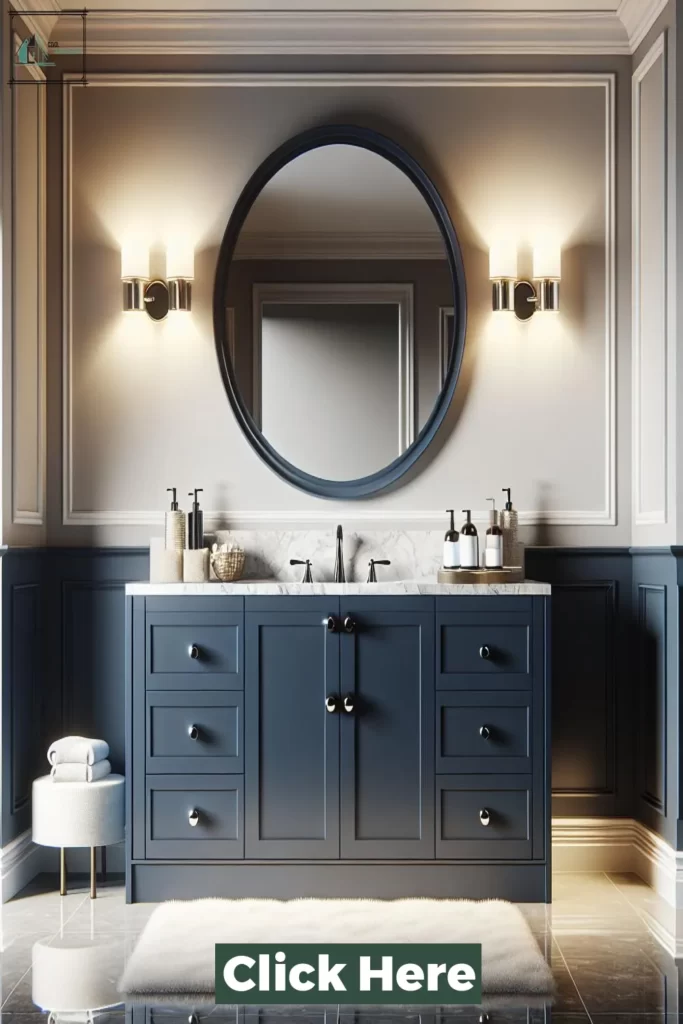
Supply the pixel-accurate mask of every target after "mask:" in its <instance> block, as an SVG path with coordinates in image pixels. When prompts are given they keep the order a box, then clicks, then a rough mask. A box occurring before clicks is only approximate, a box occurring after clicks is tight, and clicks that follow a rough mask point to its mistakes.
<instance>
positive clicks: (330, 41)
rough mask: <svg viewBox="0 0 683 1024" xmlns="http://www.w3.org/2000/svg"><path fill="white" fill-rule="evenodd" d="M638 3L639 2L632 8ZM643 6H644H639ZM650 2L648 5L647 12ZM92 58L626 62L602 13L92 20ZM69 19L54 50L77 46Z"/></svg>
mask: <svg viewBox="0 0 683 1024" xmlns="http://www.w3.org/2000/svg"><path fill="white" fill-rule="evenodd" d="M639 2H641V0H636V3H639ZM643 2H645V0H643ZM649 3H650V0H647V4H648V6H649ZM95 13H96V15H97V16H96V17H93V18H92V19H89V20H88V53H89V54H92V55H97V54H138V55H142V54H145V55H152V54H157V55H161V54H168V55H170V54H177V55H188V54H311V55H313V54H373V55H378V54H629V53H630V52H631V47H630V45H629V40H628V36H627V33H626V29H625V28H624V24H623V22H622V21H621V20H620V18H619V17H617V15H616V14H615V13H610V12H609V11H595V12H591V11H546V12H544V13H541V12H539V11H488V12H473V11H435V10H432V11H417V10H409V11H406V10H402V11H396V10H393V11H392V10H385V11H379V10H370V11H368V10H366V11H361V10H349V11H321V10H317V11H302V10H289V11H266V10H258V11H248V10H239V11H223V12H221V13H220V14H219V13H216V12H210V11H209V12H197V11H192V12H190V11H169V10H165V11H158V12H157V11H149V10H147V11H144V12H139V13H136V12H132V11H130V9H129V10H126V11H122V12H112V11H97V12H95ZM78 31H79V30H78V29H77V27H76V25H75V19H73V18H63V19H61V20H60V21H59V23H58V34H59V40H60V43H61V44H62V45H64V46H68V45H77V44H78V41H79V40H78V38H77V35H78Z"/></svg>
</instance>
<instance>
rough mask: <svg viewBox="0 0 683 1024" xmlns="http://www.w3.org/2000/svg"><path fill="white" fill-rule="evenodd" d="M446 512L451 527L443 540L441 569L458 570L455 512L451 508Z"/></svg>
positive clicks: (458, 548)
mask: <svg viewBox="0 0 683 1024" xmlns="http://www.w3.org/2000/svg"><path fill="white" fill-rule="evenodd" d="M446 512H448V513H449V514H450V517H451V525H450V527H449V529H448V530H446V536H445V537H444V539H443V567H444V569H458V568H459V567H460V544H459V541H458V531H457V530H456V528H455V518H454V516H455V511H454V509H452V508H447V509H446Z"/></svg>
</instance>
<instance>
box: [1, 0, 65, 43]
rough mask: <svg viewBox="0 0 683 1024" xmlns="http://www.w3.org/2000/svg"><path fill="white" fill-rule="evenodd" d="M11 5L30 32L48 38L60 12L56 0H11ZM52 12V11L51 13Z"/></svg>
mask: <svg viewBox="0 0 683 1024" xmlns="http://www.w3.org/2000/svg"><path fill="white" fill-rule="evenodd" d="M12 7H13V8H14V10H15V11H16V13H17V14H19V15H21V20H22V21H23V23H24V25H25V26H26V28H27V29H28V31H29V32H30V33H31V35H39V36H40V37H41V38H42V39H46V40H47V39H49V38H50V37H51V35H52V30H53V29H54V27H55V25H56V24H57V22H58V21H59V16H60V14H61V12H62V7H61V4H59V3H57V0H12ZM52 12H54V13H52Z"/></svg>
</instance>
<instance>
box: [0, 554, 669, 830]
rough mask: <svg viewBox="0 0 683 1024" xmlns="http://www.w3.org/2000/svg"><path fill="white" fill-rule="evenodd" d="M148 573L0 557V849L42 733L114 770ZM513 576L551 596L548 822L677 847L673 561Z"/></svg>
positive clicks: (22, 820)
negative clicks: (129, 594) (599, 819)
mask: <svg viewBox="0 0 683 1024" xmlns="http://www.w3.org/2000/svg"><path fill="white" fill-rule="evenodd" d="M148 572H149V563H148V552H147V549H144V548H121V549H111V548H93V549H54V548H53V549H33V550H30V551H21V550H13V549H10V550H9V551H7V552H6V553H5V554H4V556H3V558H2V573H3V579H2V587H3V610H2V614H3V654H2V657H3V695H2V701H3V716H2V723H3V725H2V728H3V735H2V822H1V826H2V834H1V837H2V838H1V841H2V843H3V845H6V844H7V842H10V841H11V840H12V839H13V838H14V837H15V836H17V835H19V834H20V833H21V832H22V831H24V830H25V829H26V828H28V827H29V825H30V782H31V779H32V778H33V777H34V776H35V775H38V774H41V773H42V772H43V771H44V770H47V763H46V762H45V761H44V757H45V750H46V749H47V745H48V743H49V742H50V741H51V740H52V739H54V738H55V737H56V736H58V735H60V734H63V733H65V732H73V731H80V732H84V733H89V734H94V735H99V736H102V737H103V738H104V739H106V740H107V741H108V743H109V744H110V746H111V748H112V763H113V766H114V768H115V770H123V764H124V762H123V753H124V714H125V712H124V643H125V636H124V634H125V628H124V616H125V603H124V587H125V584H126V582H129V581H132V580H141V579H147V578H148ZM527 575H528V576H529V577H530V578H532V579H539V580H547V581H548V582H550V583H551V584H552V585H553V588H554V590H553V614H552V653H553V666H552V667H553V682H552V699H553V813H554V814H555V815H557V816H589V815H616V816H618V815H627V816H630V815H633V816H635V817H637V818H639V819H640V820H641V821H643V822H644V823H645V824H647V825H648V826H649V827H651V828H653V829H655V830H657V831H658V832H660V833H661V834H662V835H664V836H665V837H666V838H667V839H668V840H669V841H670V842H672V843H677V845H678V848H683V834H682V829H681V826H680V825H679V822H680V820H681V818H682V817H683V815H682V814H681V796H682V794H683V786H682V785H681V779H680V771H681V761H680V758H679V754H678V732H679V719H680V713H681V709H680V708H679V697H678V680H679V675H680V655H679V630H680V626H679V617H680V616H679V587H680V586H681V585H683V550H679V549H675V548H674V549H673V550H672V549H670V548H667V549H665V550H657V549H633V550H629V549H627V548H571V549H569V548H540V547H538V548H529V549H528V551H527ZM634 752H635V753H634Z"/></svg>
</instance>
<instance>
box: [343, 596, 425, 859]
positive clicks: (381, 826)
mask: <svg viewBox="0 0 683 1024" xmlns="http://www.w3.org/2000/svg"><path fill="white" fill-rule="evenodd" d="M340 618H341V628H342V631H341V635H340V641H339V642H340V647H341V691H342V710H341V713H340V716H339V717H340V726H341V850H340V853H341V856H342V857H343V858H346V857H349V858H360V859H363V858H372V859H375V858H379V859H382V860H387V859H389V860H391V859H403V858H416V859H427V858H433V857H434V728H433V714H434V712H433V708H434V614H433V599H432V598H421V597H415V598H411V597H384V598H383V597H381V596H378V597H357V598H353V597H348V598H344V599H343V600H342V602H341V609H340Z"/></svg>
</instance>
